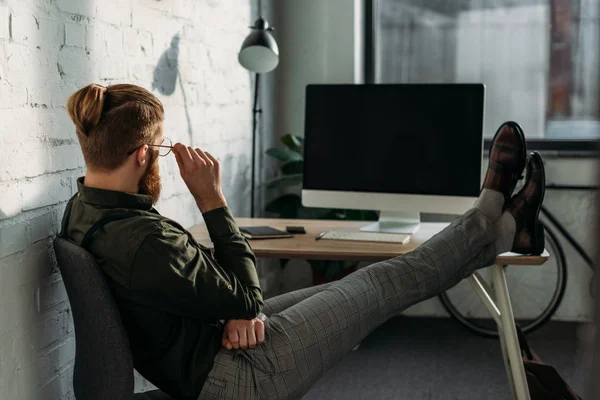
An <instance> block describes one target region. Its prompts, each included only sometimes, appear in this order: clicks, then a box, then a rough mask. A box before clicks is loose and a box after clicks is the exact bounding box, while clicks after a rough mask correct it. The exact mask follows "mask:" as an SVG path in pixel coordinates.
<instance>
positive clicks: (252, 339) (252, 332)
mask: <svg viewBox="0 0 600 400" xmlns="http://www.w3.org/2000/svg"><path fill="white" fill-rule="evenodd" d="M248 347H250V348H251V349H253V348H255V347H256V325H254V324H252V326H251V327H250V329H248Z"/></svg>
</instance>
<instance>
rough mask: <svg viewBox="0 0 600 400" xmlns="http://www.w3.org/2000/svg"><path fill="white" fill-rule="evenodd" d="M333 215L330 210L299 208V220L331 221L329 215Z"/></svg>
mask: <svg viewBox="0 0 600 400" xmlns="http://www.w3.org/2000/svg"><path fill="white" fill-rule="evenodd" d="M330 213H331V210H330V209H329V208H315V207H303V206H300V207H299V208H298V218H300V219H330V218H328V215H329V214H330Z"/></svg>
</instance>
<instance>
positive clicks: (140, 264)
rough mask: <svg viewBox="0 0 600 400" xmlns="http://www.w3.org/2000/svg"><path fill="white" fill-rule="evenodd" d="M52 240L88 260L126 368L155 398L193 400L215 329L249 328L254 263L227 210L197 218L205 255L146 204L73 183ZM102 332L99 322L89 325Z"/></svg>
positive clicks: (215, 342)
mask: <svg viewBox="0 0 600 400" xmlns="http://www.w3.org/2000/svg"><path fill="white" fill-rule="evenodd" d="M78 186H79V192H78V193H77V194H76V195H75V196H73V198H72V199H71V200H70V201H69V205H68V206H67V210H66V211H65V216H64V217H63V232H62V234H63V235H64V236H66V237H68V238H69V239H70V240H71V241H73V242H74V243H76V244H81V241H82V240H83V237H84V235H85V233H86V232H87V231H88V230H89V229H90V227H91V226H92V225H93V224H94V223H95V222H97V221H98V220H100V219H101V218H104V217H110V216H113V215H117V216H119V215H121V216H125V217H127V218H124V219H119V220H116V221H115V220H113V221H111V222H108V223H107V224H106V225H104V226H103V227H101V228H100V229H98V230H97V231H96V232H95V233H94V234H93V236H92V240H91V242H89V245H88V246H87V250H88V251H89V252H91V253H92V254H93V255H94V256H95V258H96V260H97V261H98V264H99V266H100V269H101V270H102V271H103V272H104V274H105V276H106V278H107V282H108V284H109V286H110V288H111V291H112V293H113V295H114V298H115V301H116V303H117V306H118V307H119V310H120V313H121V318H122V320H123V324H124V326H125V329H126V330H127V333H128V336H129V341H130V347H131V351H132V354H133V360H134V365H135V368H136V369H137V370H138V371H139V372H140V373H141V374H142V375H143V376H144V377H145V378H146V379H148V380H149V381H150V382H152V383H154V384H155V385H156V386H157V387H159V388H160V389H161V390H163V391H164V392H166V393H168V394H170V395H171V396H173V397H177V398H188V397H189V398H194V399H195V398H197V397H198V395H199V393H200V390H201V389H202V386H203V384H204V381H205V379H206V376H207V374H208V372H209V371H210V369H211V368H212V365H213V359H214V357H215V355H216V354H217V352H218V351H219V349H220V346H221V338H222V333H223V327H222V325H221V324H220V323H219V322H218V321H219V320H227V319H252V318H255V317H257V315H258V314H259V313H260V311H261V308H262V305H263V299H262V292H261V289H260V285H259V280H258V276H257V274H256V267H255V257H254V253H253V252H252V249H251V248H250V246H249V244H248V242H247V241H246V239H245V238H244V237H243V236H242V234H241V233H240V231H239V229H238V227H237V225H236V223H235V221H234V219H233V217H232V216H231V213H230V211H229V209H228V208H219V209H216V210H213V211H210V212H207V213H205V214H204V221H205V223H206V226H207V229H208V232H209V234H210V238H211V240H212V242H213V244H214V251H212V252H211V251H210V250H208V249H206V248H205V247H203V246H201V245H199V244H198V243H197V242H196V241H195V240H194V238H193V237H192V235H191V234H190V233H189V232H188V231H187V230H185V229H184V228H183V227H182V226H181V225H179V224H178V223H176V222H174V221H172V220H170V219H168V218H165V217H163V216H161V215H160V214H159V213H158V212H157V211H156V210H155V209H153V208H152V200H151V198H150V196H147V195H140V194H128V193H124V192H116V191H111V190H103V189H96V188H91V187H86V186H84V185H83V178H80V179H79V180H78ZM98 323H102V321H98Z"/></svg>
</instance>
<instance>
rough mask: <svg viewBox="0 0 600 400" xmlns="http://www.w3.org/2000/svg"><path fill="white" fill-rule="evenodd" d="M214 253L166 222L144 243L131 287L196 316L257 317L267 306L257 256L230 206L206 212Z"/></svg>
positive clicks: (142, 295)
mask: <svg viewBox="0 0 600 400" xmlns="http://www.w3.org/2000/svg"><path fill="white" fill-rule="evenodd" d="M204 220H205V222H206V226H207V228H208V231H209V234H210V237H211V240H212V241H213V243H214V255H213V254H212V253H211V252H210V250H208V249H205V248H203V247H202V246H200V245H198V244H197V243H196V241H195V240H194V239H193V238H192V236H191V234H190V233H189V232H187V231H185V230H182V229H181V228H180V227H178V226H175V225H170V224H168V223H166V222H163V223H161V225H163V226H161V228H160V229H157V230H156V231H155V232H153V233H151V234H149V235H148V236H147V237H146V238H145V239H144V241H143V243H142V245H141V246H140V248H139V250H138V252H137V254H136V256H135V258H134V261H133V265H132V270H131V281H130V288H131V290H132V291H133V292H134V293H136V294H137V296H139V297H140V298H144V299H146V300H147V302H151V303H152V304H149V305H152V306H154V307H158V308H162V309H165V311H168V312H170V313H173V314H176V315H181V316H185V317H191V318H199V319H206V320H214V319H252V318H255V317H257V316H258V314H259V313H260V311H261V309H262V306H263V299H262V292H261V289H260V284H259V280H258V276H257V273H256V265H255V261H256V259H255V257H254V253H253V252H252V249H251V248H250V246H249V244H248V242H247V241H246V239H245V238H244V237H243V236H242V234H241V233H240V231H239V228H238V227H237V225H236V224H235V221H234V219H233V217H232V216H231V213H230V211H229V209H228V208H219V209H216V210H213V211H210V212H208V213H206V214H204Z"/></svg>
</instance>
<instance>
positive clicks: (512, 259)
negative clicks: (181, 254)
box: [190, 218, 549, 400]
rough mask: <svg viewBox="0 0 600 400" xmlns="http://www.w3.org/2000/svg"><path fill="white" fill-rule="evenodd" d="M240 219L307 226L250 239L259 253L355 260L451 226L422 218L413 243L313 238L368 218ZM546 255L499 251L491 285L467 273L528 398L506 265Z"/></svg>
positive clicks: (395, 250)
mask: <svg viewBox="0 0 600 400" xmlns="http://www.w3.org/2000/svg"><path fill="white" fill-rule="evenodd" d="M236 221H237V223H238V225H240V226H261V225H267V226H272V227H274V228H277V229H280V230H285V227H286V226H304V227H305V228H306V234H305V235H296V236H294V237H293V238H289V239H264V240H251V241H250V244H251V246H252V248H253V250H254V253H255V254H256V256H257V257H264V258H302V259H322V260H356V261H380V260H386V259H389V258H393V257H396V256H398V255H401V254H404V253H408V252H410V251H412V250H414V249H415V248H417V247H418V246H419V245H420V244H421V243H423V242H425V241H426V240H428V239H429V238H431V237H432V236H433V235H434V234H436V233H437V232H439V231H441V230H442V229H444V228H445V227H446V226H448V224H443V223H422V224H421V228H420V230H419V231H418V232H417V233H416V234H415V235H413V236H412V237H411V241H410V243H408V244H405V245H398V244H393V243H369V242H350V241H333V240H319V241H315V238H316V236H317V235H318V234H319V233H321V232H324V231H357V230H359V229H360V228H361V227H362V226H364V225H365V224H366V223H365V222H352V221H321V220H297V219H293V220H286V219H264V218H256V219H250V218H238V219H237V220H236ZM190 232H192V234H193V235H194V238H195V239H196V240H197V241H198V242H199V243H201V244H202V245H204V246H206V247H212V243H211V241H210V238H209V236H208V232H207V231H206V226H205V225H198V226H195V227H194V228H192V229H191V230H190ZM548 257H549V254H548V252H546V251H545V252H544V254H542V255H541V256H521V255H516V254H512V253H505V254H502V255H500V256H498V257H497V258H496V264H495V265H494V266H493V267H492V268H493V270H492V272H493V274H492V276H493V284H494V285H493V286H494V287H493V290H492V288H491V287H490V286H488V284H487V283H486V282H485V280H484V279H483V278H482V277H481V276H480V275H479V274H478V273H477V272H476V273H474V274H473V275H472V276H470V277H469V278H468V279H469V281H470V283H471V285H472V287H473V290H475V292H477V294H478V295H479V297H480V299H481V300H482V301H483V303H484V304H485V306H486V307H487V309H488V311H489V312H490V314H491V316H492V317H493V318H494V320H495V321H496V323H497V324H498V331H499V333H500V346H501V349H502V356H503V358H504V365H505V367H506V372H507V375H508V381H509V384H510V387H511V391H512V394H513V397H514V398H515V399H518V400H529V399H530V396H529V389H528V387H527V380H526V377H525V369H524V367H523V360H522V358H521V352H520V349H519V342H518V340H517V331H516V327H515V320H514V315H513V311H512V305H511V303H510V296H509V292H508V287H507V285H506V276H505V275H504V266H505V265H523V266H525V265H538V266H539V265H542V264H543V263H545V262H546V261H547V260H548ZM494 294H495V296H494Z"/></svg>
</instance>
